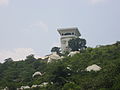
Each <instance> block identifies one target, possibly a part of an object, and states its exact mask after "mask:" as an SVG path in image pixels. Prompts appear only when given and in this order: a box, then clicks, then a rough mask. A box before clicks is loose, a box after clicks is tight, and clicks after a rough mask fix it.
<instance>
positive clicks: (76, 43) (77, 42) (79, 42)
mask: <svg viewBox="0 0 120 90" xmlns="http://www.w3.org/2000/svg"><path fill="white" fill-rule="evenodd" d="M85 45H86V40H85V39H82V38H73V39H71V40H69V41H68V46H69V47H70V48H71V49H72V51H79V50H81V49H84V48H86V46H85Z"/></svg>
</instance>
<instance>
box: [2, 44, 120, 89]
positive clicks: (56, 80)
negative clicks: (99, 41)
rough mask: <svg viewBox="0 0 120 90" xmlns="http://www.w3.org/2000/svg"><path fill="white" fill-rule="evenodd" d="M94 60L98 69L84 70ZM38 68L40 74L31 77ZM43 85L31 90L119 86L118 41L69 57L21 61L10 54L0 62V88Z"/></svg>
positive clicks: (119, 59) (119, 51) (31, 57)
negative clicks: (46, 83)
mask: <svg viewBox="0 0 120 90" xmlns="http://www.w3.org/2000/svg"><path fill="white" fill-rule="evenodd" d="M92 64H97V65H98V66H100V67H101V68H102V69H101V70H100V71H98V72H94V71H91V72H87V71H86V70H85V69H86V67H88V66H90V65H92ZM36 71H40V72H41V73H44V74H43V76H36V77H34V78H33V77H32V75H33V73H34V72H36ZM43 82H48V83H49V84H48V85H47V86H46V87H41V88H39V89H33V90H119V89H120V42H117V43H115V44H113V45H106V46H98V47H96V48H90V47H89V48H87V49H86V50H82V51H81V53H80V54H76V55H75V56H73V57H65V58H64V59H62V60H58V61H54V62H51V63H47V61H46V60H42V59H36V58H34V55H30V56H27V58H26V59H25V60H24V61H16V62H15V61H13V60H11V59H10V58H9V59H7V60H6V61H5V62H4V63H3V64H0V88H3V87H6V86H8V87H9V88H10V90H16V89H15V88H17V87H20V86H25V85H28V86H32V85H40V84H41V83H43Z"/></svg>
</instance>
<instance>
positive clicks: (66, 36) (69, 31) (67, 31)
mask: <svg viewBox="0 0 120 90" xmlns="http://www.w3.org/2000/svg"><path fill="white" fill-rule="evenodd" d="M58 32H59V34H60V36H61V38H60V41H61V50H62V52H63V53H64V52H66V51H70V48H69V47H68V41H69V40H70V39H73V38H79V37H80V36H81V34H80V32H79V30H78V28H62V29H58Z"/></svg>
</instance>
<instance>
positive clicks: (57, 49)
mask: <svg viewBox="0 0 120 90" xmlns="http://www.w3.org/2000/svg"><path fill="white" fill-rule="evenodd" d="M51 52H56V53H58V54H59V53H60V48H59V47H53V48H52V49H51Z"/></svg>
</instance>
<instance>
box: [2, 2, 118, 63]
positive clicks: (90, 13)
mask: <svg viewBox="0 0 120 90" xmlns="http://www.w3.org/2000/svg"><path fill="white" fill-rule="evenodd" d="M67 27H78V28H79V31H80V32H81V34H82V37H83V38H85V39H86V40H87V46H91V47H95V46H96V45H103V44H104V45H105V44H111V43H115V42H116V41H118V40H120V0H0V61H1V62H2V61H4V59H5V58H9V57H11V58H13V59H14V60H19V59H24V58H25V56H27V55H29V54H35V55H37V56H44V55H46V54H49V53H50V50H51V48H52V47H53V46H55V45H57V46H58V45H59V44H60V41H59V38H60V36H59V33H58V32H57V28H67ZM26 50H27V51H26ZM21 52H23V53H21Z"/></svg>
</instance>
